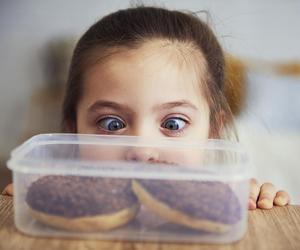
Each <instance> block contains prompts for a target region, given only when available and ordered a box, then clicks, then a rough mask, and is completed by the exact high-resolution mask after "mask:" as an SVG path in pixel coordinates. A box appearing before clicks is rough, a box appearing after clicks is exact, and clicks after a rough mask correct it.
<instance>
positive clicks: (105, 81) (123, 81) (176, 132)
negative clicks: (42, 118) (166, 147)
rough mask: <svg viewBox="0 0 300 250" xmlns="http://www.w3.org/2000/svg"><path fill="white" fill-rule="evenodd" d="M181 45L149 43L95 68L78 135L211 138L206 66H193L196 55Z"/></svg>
mask: <svg viewBox="0 0 300 250" xmlns="http://www.w3.org/2000/svg"><path fill="white" fill-rule="evenodd" d="M182 46H183V45H178V44H177V45H176V44H168V45H166V44H165V42H162V41H159V40H158V41H154V42H146V43H144V45H143V46H142V47H140V48H138V49H136V50H126V51H122V52H119V53H117V54H115V55H112V56H110V57H109V58H107V59H105V62H102V63H99V64H97V65H95V66H93V67H92V68H90V70H88V72H86V75H85V78H84V89H83V96H82V99H81V100H80V102H79V105H78V109H77V132H78V133H89V134H106V135H107V134H108V135H134V136H148V137H152V138H153V137H158V138H159V137H183V138H191V139H194V140H198V139H205V138H208V135H209V109H208V105H207V102H206V100H205V98H204V97H203V94H202V93H201V89H200V85H199V79H202V78H203V76H201V67H200V69H199V68H198V69H196V68H195V67H194V66H193V64H195V63H196V62H195V61H193V60H194V59H190V58H191V56H190V55H189V53H191V52H190V51H187V49H186V48H184V47H182ZM194 53H195V52H194ZM200 57H201V55H200V53H199V58H200ZM201 60H203V58H202V57H201V58H200V59H199V61H200V62H201Z"/></svg>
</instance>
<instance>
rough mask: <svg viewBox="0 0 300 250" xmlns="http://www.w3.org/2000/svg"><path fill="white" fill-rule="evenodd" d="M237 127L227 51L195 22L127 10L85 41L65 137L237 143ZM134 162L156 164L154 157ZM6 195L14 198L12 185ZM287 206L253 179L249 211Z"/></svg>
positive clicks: (75, 68)
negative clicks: (227, 85) (228, 93)
mask: <svg viewBox="0 0 300 250" xmlns="http://www.w3.org/2000/svg"><path fill="white" fill-rule="evenodd" d="M232 127H233V116H232V113H231V111H230V108H229V106H228V104H227V102H226V99H225V97H224V55H223V51H222V49H221V47H220V45H219V43H218V41H217V39H216V37H215V36H214V34H213V33H212V31H211V29H210V28H209V27H208V26H207V24H205V23H204V22H202V21H201V20H199V19H198V18H197V17H196V16H194V15H192V14H186V13H183V12H179V11H169V10H166V9H162V8H154V7H137V8H130V9H126V10H120V11H117V12H115V13H112V14H110V15H108V16H105V17H104V18H102V19H101V20H100V21H98V22H97V23H95V24H94V25H93V26H91V27H90V28H89V30H88V31H87V32H86V33H85V34H84V35H83V36H82V37H81V39H80V40H79V42H78V44H77V46H76V48H75V51H74V54H73V58H72V62H71V66H70V71H69V78H68V84H67V89H66V94H65V99H64V105H63V128H64V131H67V132H72V133H90V134H108V135H138V136H151V137H164V136H167V137H184V138H192V139H199V140H201V139H207V138H224V137H226V138H227V139H229V138H230V137H234V133H232V132H230V131H233V129H232ZM230 128H231V129H230ZM132 158H134V159H138V160H144V161H151V160H155V159H154V158H155V156H153V155H151V154H150V153H149V154H146V153H144V154H143V155H133V156H132ZM5 192H6V193H12V190H11V187H8V188H7V189H6V191H5ZM288 202H289V196H288V194H287V193H286V192H284V191H279V192H276V190H275V187H274V186H273V185H272V184H270V183H265V184H263V185H261V186H259V185H258V183H257V182H256V181H255V180H254V179H253V180H252V181H251V192H250V197H249V209H255V208H257V207H258V208H263V209H270V208H272V207H273V204H275V205H279V206H284V205H286V204H288Z"/></svg>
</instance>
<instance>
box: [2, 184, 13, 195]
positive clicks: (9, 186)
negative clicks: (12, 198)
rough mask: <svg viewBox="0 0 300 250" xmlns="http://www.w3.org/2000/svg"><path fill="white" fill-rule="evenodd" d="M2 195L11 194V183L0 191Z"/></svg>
mask: <svg viewBox="0 0 300 250" xmlns="http://www.w3.org/2000/svg"><path fill="white" fill-rule="evenodd" d="M2 195H13V185H12V183H10V184H8V185H7V186H6V187H5V188H4V190H3V191H2Z"/></svg>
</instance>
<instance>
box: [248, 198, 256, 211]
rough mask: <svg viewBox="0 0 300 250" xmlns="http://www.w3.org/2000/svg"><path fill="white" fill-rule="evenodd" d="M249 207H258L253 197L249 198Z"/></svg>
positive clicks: (251, 208)
mask: <svg viewBox="0 0 300 250" xmlns="http://www.w3.org/2000/svg"><path fill="white" fill-rule="evenodd" d="M248 209H249V210H254V209H256V203H255V202H254V201H253V200H252V199H249V200H248Z"/></svg>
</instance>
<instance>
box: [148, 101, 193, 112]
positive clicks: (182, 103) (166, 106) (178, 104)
mask: <svg viewBox="0 0 300 250" xmlns="http://www.w3.org/2000/svg"><path fill="white" fill-rule="evenodd" d="M176 107H185V108H191V109H193V110H198V108H197V107H196V106H195V105H194V104H192V103H191V102H190V101H188V100H180V101H176V102H168V103H164V104H160V105H156V106H155V107H154V108H153V110H159V109H172V108H176Z"/></svg>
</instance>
